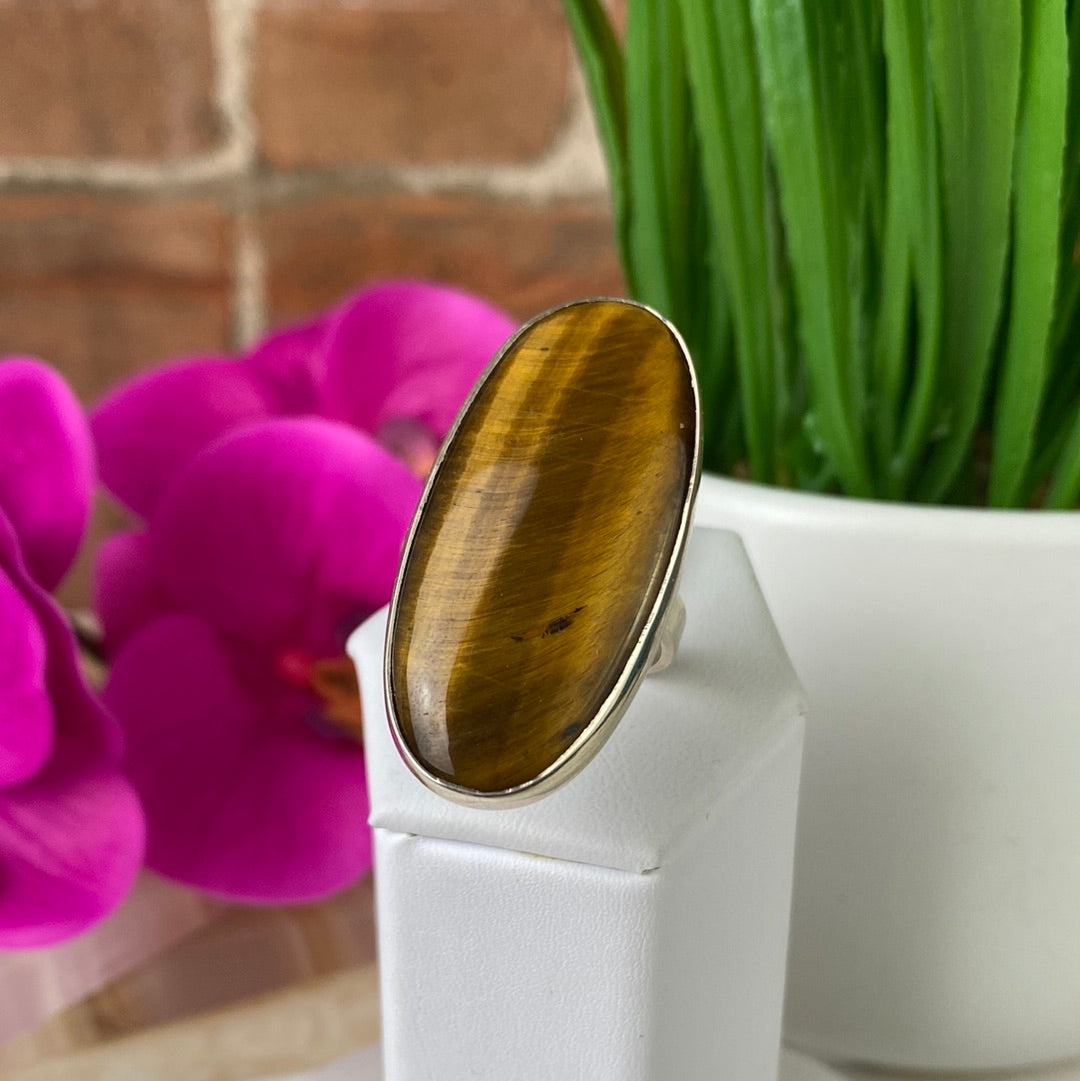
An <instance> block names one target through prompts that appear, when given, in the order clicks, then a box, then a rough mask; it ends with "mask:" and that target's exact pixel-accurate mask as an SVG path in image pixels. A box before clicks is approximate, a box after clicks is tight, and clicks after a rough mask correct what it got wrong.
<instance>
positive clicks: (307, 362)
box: [247, 316, 329, 416]
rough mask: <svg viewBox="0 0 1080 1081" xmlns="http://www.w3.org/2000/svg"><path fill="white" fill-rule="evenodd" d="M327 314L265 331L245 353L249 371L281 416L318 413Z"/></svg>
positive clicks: (323, 368) (324, 371) (324, 368)
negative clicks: (261, 337)
mask: <svg viewBox="0 0 1080 1081" xmlns="http://www.w3.org/2000/svg"><path fill="white" fill-rule="evenodd" d="M328 323H329V317H327V316H322V317H320V318H318V319H313V320H311V321H310V322H307V323H299V324H296V325H294V326H289V327H285V328H283V329H281V330H277V331H275V332H274V333H273V334H270V335H268V336H267V337H266V338H264V339H263V340H262V341H261V342H259V344H258V345H257V346H256V347H255V348H254V349H253V350H252V351H251V353H250V354H248V358H247V365H248V367H249V368H250V370H251V372H252V375H253V376H254V377H255V378H256V379H257V380H259V382H260V384H261V385H262V386H263V387H264V388H265V390H266V393H267V395H268V397H269V399H270V400H271V401H272V402H273V403H274V405H275V410H276V412H277V413H279V414H280V415H282V416H301V415H303V414H305V413H317V412H318V411H319V403H320V400H321V390H320V387H321V386H322V381H323V379H324V378H325V373H326V360H325V357H324V355H323V352H322V343H323V339H324V338H325V337H326V328H327V325H328Z"/></svg>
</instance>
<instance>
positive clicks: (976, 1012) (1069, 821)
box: [698, 477, 1080, 1069]
mask: <svg viewBox="0 0 1080 1081" xmlns="http://www.w3.org/2000/svg"><path fill="white" fill-rule="evenodd" d="M698 520H699V521H700V522H703V523H707V524H710V525H718V526H723V527H727V528H731V529H734V530H736V531H737V532H739V533H740V534H741V535H742V536H743V539H744V541H745V543H746V546H747V549H748V550H749V553H750V557H751V560H752V562H753V564H754V567H755V569H756V571H757V573H758V576H759V578H760V581H761V585H762V588H763V590H764V592H765V596H766V598H767V599H768V601H769V603H770V605H771V607H772V610H773V615H774V617H775V619H776V622H777V624H778V626H779V628H780V632H781V634H782V636H783V638H784V641H785V643H786V645H787V647H788V650H789V652H790V654H791V657H792V660H793V661H794V663H795V667H796V669H797V671H798V672H799V674H800V676H801V677H802V680H803V683H804V685H805V687H806V690H807V692H808V695H809V699H810V707H811V713H810V720H809V728H808V731H807V742H806V759H805V763H804V771H803V795H802V799H801V803H800V819H799V833H798V845H797V856H796V869H795V896H794V908H793V916H792V919H793V924H792V941H791V956H790V963H789V970H788V998H787V1020H786V1025H785V1029H786V1036H787V1039H788V1040H789V1042H791V1043H793V1044H794V1045H795V1046H798V1047H801V1048H803V1049H805V1050H809V1051H812V1052H814V1053H816V1054H819V1055H822V1056H823V1057H826V1058H829V1059H832V1060H837V1061H845V1060H846V1061H863V1062H872V1063H880V1064H887V1065H892V1066H898V1067H908V1068H916V1069H990V1068H994V1067H1007V1066H1017V1065H1021V1064H1027V1063H1036V1062H1045V1061H1049V1060H1053V1059H1059V1058H1065V1057H1069V1056H1073V1055H1080V513H1052V512H999V511H982V510H960V509H944V508H926V507H912V506H903V505H891V504H883V503H870V502H863V501H856V500H846V499H840V498H832V497H822V496H814V495H806V494H802V493H793V492H787V491H783V490H778V489H771V488H765V487H761V486H757V485H752V484H743V483H740V482H737V481H730V480H724V479H720V478H716V477H705V478H703V481H702V488H701V494H700V496H699V500H698Z"/></svg>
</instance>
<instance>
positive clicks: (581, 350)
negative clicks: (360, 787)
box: [387, 300, 698, 795]
mask: <svg viewBox="0 0 1080 1081" xmlns="http://www.w3.org/2000/svg"><path fill="white" fill-rule="evenodd" d="M696 403H697V397H696V390H695V386H694V381H693V374H692V372H691V370H690V367H689V361H688V358H687V356H686V353H685V350H684V348H683V346H682V344H681V342H680V341H679V339H678V337H677V336H676V335H675V334H674V333H673V332H672V330H671V329H670V328H669V327H668V326H667V324H666V323H665V322H664V321H663V320H661V319H660V318H659V317H657V316H656V315H655V314H653V313H652V312H650V311H648V310H647V309H645V308H642V307H639V306H638V305H635V304H631V303H628V302H625V301H617V300H604V301H587V302H582V303H579V304H574V305H570V306H567V307H564V308H560V309H557V310H556V311H554V312H551V313H549V314H548V315H546V316H543V317H541V318H540V319H539V320H538V321H536V322H534V323H532V324H531V325H529V326H527V327H526V328H525V329H524V330H523V331H521V332H520V333H519V334H518V336H517V337H516V338H514V339H511V341H510V342H509V343H508V345H507V346H506V347H505V349H504V352H503V353H502V355H501V357H500V359H499V360H498V361H497V362H496V363H495V364H494V365H493V366H492V368H491V369H489V372H488V374H487V375H486V377H485V379H484V380H483V382H482V383H481V385H480V386H479V387H478V389H477V391H476V392H475V394H474V396H473V398H472V400H471V403H470V404H469V406H468V408H467V410H466V411H465V413H464V414H463V415H462V417H461V418H459V421H458V424H457V426H456V428H455V431H454V433H453V435H452V437H451V441H450V443H449V444H448V445H447V448H446V450H445V453H444V456H443V458H442V460H441V462H440V463H439V465H438V466H437V471H436V474H435V475H434V476H433V477H432V478H431V481H430V483H429V488H428V491H427V493H426V496H425V500H424V502H423V504H422V506H421V510H420V511H419V513H418V517H417V520H416V522H415V524H414V526H413V532H412V534H411V541H410V544H409V546H408V548H407V551H406V557H405V561H404V564H403V567H402V571H401V578H400V581H399V583H398V588H397V591H396V594H395V605H394V615H393V617H392V622H391V627H390V632H389V636H388V646H387V701H388V707H389V713H390V717H391V724H392V725H393V726H395V727H396V733H395V735H396V737H397V739H398V741H399V743H403V744H404V745H405V747H406V748H407V749H408V752H409V753H410V754H411V755H412V757H413V758H414V759H415V763H416V764H418V765H419V766H420V767H421V768H422V769H423V770H424V771H426V772H427V773H428V774H429V775H430V776H432V777H435V778H437V779H438V780H439V781H443V782H447V783H448V784H449V785H450V786H453V787H456V788H462V789H466V790H470V791H471V792H475V793H477V794H481V795H483V794H496V793H505V792H506V791H507V790H509V789H518V788H520V786H523V785H529V784H530V783H531V782H534V781H536V780H537V779H538V778H540V777H541V776H542V775H544V774H545V773H546V772H548V771H549V770H551V768H552V767H553V766H555V765H556V763H558V762H559V760H560V759H561V758H562V757H563V756H564V755H566V754H567V752H568V751H570V750H571V749H572V748H573V747H574V745H575V744H576V743H579V742H580V741H583V740H585V739H587V738H590V737H591V736H592V735H594V734H595V733H594V731H593V728H594V726H595V725H596V724H597V723H602V719H603V716H604V707H605V703H607V702H608V700H609V698H610V696H611V695H612V693H613V691H615V690H616V689H617V688H618V687H619V685H620V681H622V680H624V678H625V676H626V673H627V670H628V667H629V666H630V665H631V661H632V659H633V658H634V657H635V656H637V655H638V654H637V653H635V650H637V651H638V653H640V641H641V636H642V633H643V630H644V629H645V627H646V626H647V625H648V623H649V621H650V620H651V619H652V618H653V617H654V616H655V614H656V608H657V605H658V603H659V602H660V599H661V598H660V594H661V591H662V590H663V589H664V583H665V580H666V576H667V572H668V568H669V565H670V564H671V561H672V559H673V557H675V556H677V554H678V553H676V547H677V546H678V545H679V543H680V540H681V537H682V535H683V533H684V532H685V531H684V529H683V528H682V526H681V523H682V520H683V516H684V515H683V510H684V506H685V505H686V503H687V500H688V499H689V498H690V497H691V496H692V493H693V489H694V486H695V484H696V468H697V439H698V433H697V404H696ZM598 718H600V721H599V722H598Z"/></svg>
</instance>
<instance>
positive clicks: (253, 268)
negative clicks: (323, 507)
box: [0, 0, 622, 601]
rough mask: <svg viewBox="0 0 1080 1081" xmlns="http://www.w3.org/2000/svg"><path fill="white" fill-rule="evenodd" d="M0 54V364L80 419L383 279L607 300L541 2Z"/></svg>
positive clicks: (176, 14) (117, 4)
mask: <svg viewBox="0 0 1080 1081" xmlns="http://www.w3.org/2000/svg"><path fill="white" fill-rule="evenodd" d="M0 42H3V43H4V63H3V65H0V354H3V353H13V352H19V353H31V354H36V355H38V356H41V357H43V358H44V359H46V360H49V361H50V362H52V363H54V364H56V365H57V366H58V367H59V368H61V369H62V370H63V371H64V372H65V374H66V375H67V376H68V378H69V379H70V380H71V382H72V383H73V385H74V386H75V387H76V389H77V391H78V392H79V394H80V395H81V396H82V397H83V398H84V400H86V401H88V402H89V401H92V400H93V399H94V398H95V397H96V396H97V395H98V394H100V392H101V391H102V390H104V389H105V388H106V387H108V386H109V385H110V384H111V383H112V382H114V381H115V380H117V379H119V378H121V377H123V376H124V375H125V374H127V373H130V372H132V371H135V370H138V369H139V368H141V367H145V366H147V365H150V364H153V363H154V362H156V361H158V360H161V359H163V358H165V357H170V356H176V355H180V354H184V353H191V352H197V351H221V350H232V349H235V348H237V347H239V346H242V345H243V344H244V343H246V342H248V341H250V340H251V339H252V338H253V337H255V336H257V335H258V334H260V333H261V332H262V331H264V330H265V329H266V328H268V327H271V326H274V325H276V324H279V323H282V322H285V321H288V320H292V319H296V318H298V317H300V316H303V315H305V314H306V313H309V312H311V311H314V310H316V309H318V308H320V307H322V306H324V305H326V304H328V303H329V302H331V301H333V300H334V299H335V298H336V297H338V296H339V295H341V294H342V293H343V292H345V291H346V290H349V289H351V288H354V287H355V286H357V285H360V284H362V283H364V282H368V281H371V280H374V279H378V278H381V277H386V276H390V275H395V276H396V275H418V276H424V277H434V278H438V279H442V280H445V281H450V282H456V283H459V284H461V285H464V286H466V287H468V288H471V289H474V290H476V291H478V292H480V293H481V294H484V295H486V296H487V297H489V298H491V299H493V300H495V301H496V302H498V303H500V304H502V305H504V306H505V307H506V308H508V309H509V310H510V311H511V312H512V313H513V314H515V315H517V316H519V317H522V318H524V317H526V316H529V315H531V314H533V313H535V312H537V311H539V310H541V309H542V308H544V307H547V306H549V305H551V304H554V303H557V302H558V301H560V300H564V299H570V298H572V297H575V296H582V295H588V294H595V293H611V292H621V291H622V285H621V279H620V275H619V272H618V267H617V263H616V259H615V255H614V252H613V248H612V243H611V238H610V222H609V217H608V212H607V206H606V200H605V196H604V174H603V167H602V164H601V160H600V155H599V151H598V149H597V145H596V137H595V132H594V130H593V127H592V124H591V120H590V117H589V114H588V108H587V104H586V102H585V98H584V94H583V91H582V88H581V83H580V77H579V75H578V72H577V69H576V66H575V63H574V59H573V56H572V52H571V49H570V46H569V42H568V39H567V35H566V31H565V27H564V24H563V18H562V13H561V9H560V5H559V3H558V0H0ZM117 520H118V519H117V518H116V516H115V514H113V513H105V514H104V515H103V516H102V519H101V521H99V522H98V524H97V526H96V531H97V532H98V533H100V532H101V531H102V530H103V529H106V528H108V527H109V526H110V525H112V524H114V523H115V521H117ZM85 594H86V569H85V567H82V568H79V569H78V570H77V572H76V573H75V574H74V575H73V581H72V583H71V584H70V585H69V587H68V589H67V599H69V600H76V601H77V600H81V599H83V598H84V597H85Z"/></svg>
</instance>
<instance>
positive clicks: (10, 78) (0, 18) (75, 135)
mask: <svg viewBox="0 0 1080 1081" xmlns="http://www.w3.org/2000/svg"><path fill="white" fill-rule="evenodd" d="M0 42H3V44H4V54H3V63H2V64H0V155H2V156H10V155H30V156H62V157H91V158H111V157H120V158H136V159H142V158H157V159H169V158H176V157H180V156H183V155H186V154H192V153H196V152H198V151H202V150H206V149H208V148H209V147H211V146H212V145H213V144H214V142H215V140H216V139H217V137H218V134H219V128H220V123H219V118H218V115H217V110H216V106H215V103H214V98H213V92H214V91H213V88H214V56H213V48H212V40H211V31H210V19H209V14H208V11H207V0H183V3H175V2H174V0H2V2H0Z"/></svg>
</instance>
